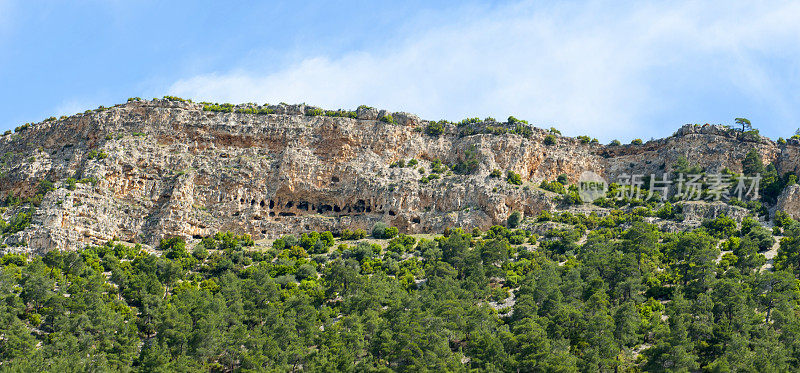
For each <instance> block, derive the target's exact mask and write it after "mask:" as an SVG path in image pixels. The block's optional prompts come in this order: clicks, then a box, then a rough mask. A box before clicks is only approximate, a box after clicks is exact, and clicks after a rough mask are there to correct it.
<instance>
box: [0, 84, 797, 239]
mask: <svg viewBox="0 0 800 373" xmlns="http://www.w3.org/2000/svg"><path fill="white" fill-rule="evenodd" d="M268 108H269V110H268V112H269V113H268V114H263V113H262V114H253V113H237V112H212V111H204V110H203V105H202V104H197V103H191V102H183V101H177V100H168V99H163V100H153V101H131V102H128V103H126V104H122V105H117V106H115V107H112V108H107V109H103V110H95V111H87V113H84V114H78V115H74V116H71V117H66V118H62V119H56V120H50V121H47V122H43V123H39V124H35V125H32V126H30V127H28V128H25V129H23V130H20V131H18V132H16V133H11V134H6V135H4V136H0V155H3V162H2V163H0V166H2V168H0V199H3V200H6V199H7V198H8V197H9V196H12V197H14V198H26V197H32V196H34V195H35V194H36V193H37V189H38V188H40V185H41V182H42V180H49V181H52V182H53V186H54V190H52V191H49V192H48V193H46V194H45V195H44V198H43V199H42V201H41V204H40V206H39V207H38V208H37V209H36V210H35V212H34V213H33V217H32V223H31V225H30V227H28V228H26V229H25V230H23V231H20V232H16V233H15V234H13V235H10V236H7V237H4V238H3V239H2V240H3V244H5V245H8V246H15V245H21V244H23V243H24V244H26V245H27V248H26V250H34V251H42V250H48V249H52V248H67V249H73V248H76V247H80V246H83V245H87V244H98V243H102V242H105V241H108V240H110V239H119V240H122V241H127V242H138V243H143V244H149V245H152V244H155V243H157V242H158V241H159V240H160V239H161V238H164V237H168V236H183V237H185V238H187V239H190V240H191V239H197V238H200V237H203V236H205V235H209V234H213V233H215V232H217V231H225V230H231V231H236V232H241V233H248V234H251V235H253V236H254V237H255V238H264V237H275V236H278V235H281V234H286V233H297V232H303V231H308V230H332V231H334V232H339V231H341V230H342V229H345V228H350V229H353V228H362V229H369V228H370V227H371V226H372V225H373V224H374V223H375V222H377V221H384V222H386V223H388V224H391V225H393V226H396V227H398V228H399V229H400V231H401V232H408V233H426V232H439V231H441V230H442V229H444V228H447V227H463V228H472V227H481V228H487V227H489V226H491V225H493V224H500V223H503V222H504V221H505V220H506V219H507V217H508V216H509V214H511V212H512V211H521V212H523V213H524V214H525V215H526V216H531V215H535V214H538V213H539V212H540V211H542V210H553V209H558V208H560V206H559V204H558V200H557V199H556V198H554V195H553V193H550V192H547V191H544V190H542V189H539V188H538V187H537V185H538V183H539V182H541V181H543V180H554V179H556V178H557V177H558V175H561V174H565V175H567V176H568V178H569V179H570V181H571V182H576V181H577V179H578V177H579V175H580V174H581V173H582V172H584V171H593V172H595V173H598V174H600V175H602V176H603V177H605V178H606V179H608V180H614V179H615V178H616V177H617V176H618V175H620V174H624V173H628V174H632V173H642V174H650V173H654V174H661V173H663V172H668V171H670V167H671V165H673V164H674V163H675V162H676V161H677V160H678V159H679V158H681V157H686V158H688V159H690V160H691V161H692V162H693V163H695V164H698V165H700V166H703V167H705V168H706V169H707V170H709V171H712V172H713V171H719V170H722V169H723V168H726V167H727V168H729V169H731V170H734V171H741V160H742V159H743V158H744V155H745V154H746V153H747V152H748V151H750V150H751V149H756V150H758V151H759V152H760V153H761V155H762V157H763V159H764V161H765V162H772V163H774V164H775V165H776V167H777V168H778V170H779V172H780V173H781V174H783V173H785V172H797V171H798V164H799V163H798V158H800V144H798V142H797V141H796V140H790V141H788V142H787V143H782V144H778V143H776V142H773V141H771V140H769V139H766V138H758V139H755V140H753V139H750V140H747V141H742V140H740V139H738V138H737V136H736V135H735V134H734V133H733V131H732V130H730V129H727V128H725V127H722V126H711V125H706V126H696V125H687V126H684V127H682V128H680V129H679V130H678V131H677V132H676V133H675V135H673V136H671V137H668V138H665V139H659V140H652V141H649V142H646V143H645V144H642V145H623V146H609V145H601V144H597V143H591V142H586V143H584V142H582V141H580V140H578V139H575V138H570V137H563V136H558V135H555V139H556V141H555V143H554V144H552V145H546V144H545V141H544V140H545V138H546V137H547V136H552V135H553V134H552V133H551V132H550V131H547V130H544V129H539V128H535V127H530V128H529V131H530V132H529V133H527V136H521V135H519V134H516V133H505V134H489V133H478V134H471V135H464V133H463V131H460V130H459V126H457V125H455V124H444V126H443V133H442V134H441V135H438V136H432V135H429V134H426V133H425V130H424V129H425V127H426V125H427V124H428V123H429V122H428V121H424V120H421V119H419V118H418V117H416V116H414V115H412V114H407V113H390V112H387V111H382V110H377V109H373V108H366V107H362V108H359V110H357V112H356V113H355V115H353V116H354V117H355V118H352V117H341V116H334V117H332V116H325V115H316V113H318V112H319V110H320V109H318V108H314V107H310V106H305V105H285V104H281V105H272V106H269V107H268ZM309 114H312V115H309ZM387 116H391V118H392V120H391V121H386V120H384V121H382V120H381V119H382V118H386V117H387ZM498 125H499V124H498ZM411 159H415V160H417V161H418V164H417V165H415V166H414V167H392V166H391V165H392V164H393V163H395V164H396V162H398V161H400V160H403V161H404V162H407V161H409V160H411ZM470 159H473V160H477V165H476V166H475V167H474V170H471V172H470V173H468V174H464V175H462V174H458V173H456V172H453V171H450V170H447V171H444V172H442V173H441V174H437V175H439V178H437V179H431V180H430V181H429V182H423V181H420V178H421V177H423V175H429V174H430V173H431V170H432V169H433V168H435V167H436V164H438V163H437V161H440V162H441V163H442V164H446V165H454V164H458V163H459V162H462V163H463V162H466V161H468V160H470ZM420 168H421V169H423V171H422V173H421V171H420ZM493 170H502V172H503V175H502V177H500V178H496V177H492V176H491V173H492V171H493ZM506 171H513V172H515V173H517V174H519V175H521V178H522V180H523V181H524V184H523V185H521V186H518V185H512V184H509V183H508V182H506V181H505V172H506ZM69 178H73V179H74V180H77V181H78V182H75V183H71V182H70V181H69ZM787 190H788V188H787ZM784 195H785V197H782V199H781V201H779V204H778V206H779V207H780V208H783V209H785V210H787V211H789V212H790V213H792V214H796V213H797V212H798V211H799V210H798V208H797V206H798V205H800V193H796V192H794V193H789V194H787V193H784ZM21 208H22V207H13V206H12V207H9V208H6V209H4V211H3V218H5V219H6V220H10V219H11V218H12V216H13V215H14V214H17V213H19V211H20V209H21ZM707 210H708V209H707V208H706V209H703V211H704V212H703V214H705V213H706V212H705V211H707ZM712 210H713V209H712ZM714 211H716V210H714Z"/></svg>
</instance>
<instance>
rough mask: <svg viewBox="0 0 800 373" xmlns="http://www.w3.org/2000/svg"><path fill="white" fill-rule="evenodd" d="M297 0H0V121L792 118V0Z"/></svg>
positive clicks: (796, 77)
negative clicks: (183, 101)
mask: <svg viewBox="0 0 800 373" xmlns="http://www.w3.org/2000/svg"><path fill="white" fill-rule="evenodd" d="M165 3H166V4H165ZM299 3H300V2H280V1H276V2H258V3H256V2H252V3H247V2H239V1H236V2H220V1H214V2H210V1H208V2H206V1H193V2H188V1H187V2H181V1H171V2H156V1H133V2H127V1H70V2H64V1H16V0H0V83H2V89H0V130H6V129H11V128H14V127H16V126H18V125H20V124H22V123H25V122H32V121H40V120H42V119H44V118H46V117H49V116H51V115H62V114H66V115H69V114H74V113H76V112H82V111H84V110H86V109H90V108H96V107H97V106H99V105H106V106H108V105H112V104H115V103H120V102H124V101H125V100H126V99H127V98H128V97H133V96H141V97H143V98H152V97H161V96H164V95H178V96H181V97H187V98H193V99H196V100H208V101H219V102H259V103H267V102H268V103H277V102H292V103H293V102H306V103H309V104H314V105H318V106H322V107H326V108H355V107H356V106H358V105H361V104H367V105H371V106H376V107H380V108H386V109H390V110H395V111H408V112H413V113H417V114H419V115H421V116H422V117H423V118H425V119H450V120H460V119H462V118H465V117H473V116H479V117H486V116H493V117H496V118H506V117H507V116H509V115H514V116H516V117H518V118H522V119H527V120H529V121H530V122H531V123H533V124H535V125H538V126H541V127H551V126H555V127H556V128H559V129H561V130H562V132H564V133H565V134H567V135H573V136H575V135H581V134H588V135H591V136H593V137H597V138H599V139H601V140H602V141H608V140H610V139H613V138H618V139H621V140H624V141H629V140H630V139H633V138H637V137H640V138H643V139H645V140H646V139H649V138H650V137H664V136H668V135H670V134H672V133H673V132H674V131H675V130H676V129H677V128H678V127H679V126H681V125H682V124H684V123H706V122H708V123H723V124H729V123H732V122H733V119H734V118H735V117H740V116H744V117H747V118H749V119H750V120H751V121H752V122H753V124H754V126H755V127H756V128H759V129H760V130H761V131H762V134H765V135H768V136H770V137H772V138H777V137H779V136H783V137H789V136H791V135H792V134H793V133H794V131H795V129H796V128H798V127H800V123H798V119H800V89H798V88H800V3H798V2H769V3H766V2H760V3H756V2H736V1H707V2H677V1H670V2H636V3H635V4H628V5H620V2H601V1H559V2H543V1H530V2H528V1H508V2H439V1H405V2H396V3H394V4H393V3H390V2H385V3H384V2H375V1H360V2H339V1H319V2H305V3H303V4H300V5H298V4H299ZM456 3H457V5H454V4H456Z"/></svg>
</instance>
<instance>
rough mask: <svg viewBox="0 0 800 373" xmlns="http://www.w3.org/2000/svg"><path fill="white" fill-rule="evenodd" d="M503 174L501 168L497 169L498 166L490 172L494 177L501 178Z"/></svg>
mask: <svg viewBox="0 0 800 373" xmlns="http://www.w3.org/2000/svg"><path fill="white" fill-rule="evenodd" d="M501 176H503V173H502V172H501V171H500V170H498V169H496V168H495V169H494V170H492V172H491V173H489V177H491V178H493V179H499V178H500V177H501Z"/></svg>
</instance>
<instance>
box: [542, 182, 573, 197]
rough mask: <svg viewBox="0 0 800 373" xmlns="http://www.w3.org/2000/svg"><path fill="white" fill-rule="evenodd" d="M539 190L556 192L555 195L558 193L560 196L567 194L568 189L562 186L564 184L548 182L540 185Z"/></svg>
mask: <svg viewBox="0 0 800 373" xmlns="http://www.w3.org/2000/svg"><path fill="white" fill-rule="evenodd" d="M539 188H542V189H544V190H548V191H551V192H554V193H558V194H565V193H567V188H565V187H564V184H562V183H560V182H558V181H546V180H545V181H542V183H541V184H539Z"/></svg>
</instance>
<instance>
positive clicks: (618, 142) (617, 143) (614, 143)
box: [608, 140, 622, 146]
mask: <svg viewBox="0 0 800 373" xmlns="http://www.w3.org/2000/svg"><path fill="white" fill-rule="evenodd" d="M608 145H611V146H620V145H622V143H621V142H620V141H619V140H611V142H610V143H608Z"/></svg>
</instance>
